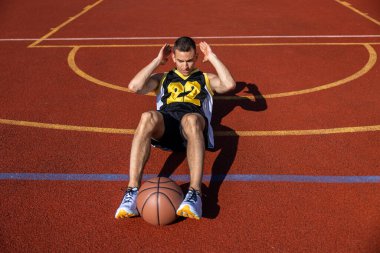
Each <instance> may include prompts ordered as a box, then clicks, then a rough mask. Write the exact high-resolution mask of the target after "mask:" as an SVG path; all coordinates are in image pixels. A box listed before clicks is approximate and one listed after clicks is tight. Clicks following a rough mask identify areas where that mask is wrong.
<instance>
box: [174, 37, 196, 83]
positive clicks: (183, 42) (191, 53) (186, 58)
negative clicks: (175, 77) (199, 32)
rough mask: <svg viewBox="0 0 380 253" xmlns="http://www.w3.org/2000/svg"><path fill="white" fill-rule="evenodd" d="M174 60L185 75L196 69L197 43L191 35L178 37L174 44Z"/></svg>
mask: <svg viewBox="0 0 380 253" xmlns="http://www.w3.org/2000/svg"><path fill="white" fill-rule="evenodd" d="M172 58H173V61H174V63H175V65H176V67H177V70H178V71H179V72H180V73H181V74H182V75H184V76H188V75H189V74H190V73H191V72H192V71H193V70H194V69H195V62H196V61H197V58H198V55H197V52H196V45H195V42H194V40H193V39H192V38H190V37H180V38H178V39H177V40H176V41H175V43H174V46H173V54H172Z"/></svg>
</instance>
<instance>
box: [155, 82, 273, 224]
mask: <svg viewBox="0 0 380 253" xmlns="http://www.w3.org/2000/svg"><path fill="white" fill-rule="evenodd" d="M243 89H247V91H245V93H247V96H251V97H252V96H253V99H250V98H243V97H241V95H240V96H237V95H236V94H238V93H239V92H241V91H242V90H243ZM223 96H229V97H231V98H230V99H218V98H217V97H215V100H214V106H213V118H212V126H213V128H214V132H221V131H222V132H229V133H231V136H218V135H215V148H214V149H213V150H210V151H211V152H216V151H220V153H219V155H218V156H217V158H216V159H215V161H214V163H213V165H212V169H211V177H210V179H209V180H210V183H209V185H208V187H207V186H206V185H205V184H202V192H203V195H204V196H203V198H204V200H203V217H204V218H209V219H214V218H216V217H217V216H218V214H219V210H220V207H219V205H218V194H219V190H220V187H221V185H222V183H223V181H224V180H225V178H226V176H227V174H228V171H229V170H230V168H231V166H232V163H233V162H234V160H235V156H236V152H237V147H238V143H239V136H238V135H237V134H236V132H235V130H234V129H232V128H230V127H228V126H225V125H223V124H222V119H223V118H224V117H225V116H226V115H228V114H229V113H230V112H231V111H232V110H233V109H234V108H235V107H241V108H243V109H244V110H246V111H256V112H260V111H265V110H266V109H267V103H266V100H265V99H264V97H263V96H262V95H261V93H260V92H259V89H258V87H257V86H256V85H255V84H250V83H245V82H237V83H236V89H235V90H234V91H233V92H230V93H227V94H223V95H221V97H223ZM185 158H186V152H172V153H171V154H170V156H169V157H168V159H167V160H166V162H165V164H164V165H163V167H162V169H161V171H160V173H159V174H158V176H162V177H170V176H171V175H172V174H173V172H174V171H175V170H176V168H178V166H179V165H180V164H181V163H182V162H183V161H184V160H185ZM205 181H206V180H205ZM188 186H189V184H184V185H182V186H181V187H182V189H183V190H184V192H185V193H186V192H187V188H186V187H188Z"/></svg>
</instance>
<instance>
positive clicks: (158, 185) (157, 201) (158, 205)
mask: <svg viewBox="0 0 380 253" xmlns="http://www.w3.org/2000/svg"><path fill="white" fill-rule="evenodd" d="M160 181H161V178H160V177H159V178H158V182H157V192H158V193H159V192H160ZM158 197H159V195H158V194H157V197H156V203H157V205H156V206H157V223H158V225H161V223H160V202H159V200H158V199H159V198H158Z"/></svg>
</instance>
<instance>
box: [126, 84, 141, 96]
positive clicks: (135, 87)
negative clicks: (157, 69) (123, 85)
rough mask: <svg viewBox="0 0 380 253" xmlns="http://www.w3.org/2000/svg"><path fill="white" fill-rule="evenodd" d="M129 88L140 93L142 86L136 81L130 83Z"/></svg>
mask: <svg viewBox="0 0 380 253" xmlns="http://www.w3.org/2000/svg"><path fill="white" fill-rule="evenodd" d="M128 90H129V91H130V92H132V93H139V91H140V90H141V89H140V87H139V86H138V85H136V84H135V83H132V82H131V83H129V84H128Z"/></svg>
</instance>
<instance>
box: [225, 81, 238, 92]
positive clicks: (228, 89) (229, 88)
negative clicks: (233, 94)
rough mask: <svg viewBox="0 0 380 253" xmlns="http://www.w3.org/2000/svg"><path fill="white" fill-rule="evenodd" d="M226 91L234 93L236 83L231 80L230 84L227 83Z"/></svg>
mask: <svg viewBox="0 0 380 253" xmlns="http://www.w3.org/2000/svg"><path fill="white" fill-rule="evenodd" d="M225 87H226V91H227V92H228V91H232V90H234V89H235V88H236V82H235V81H234V80H230V81H229V82H226V84H225Z"/></svg>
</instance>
